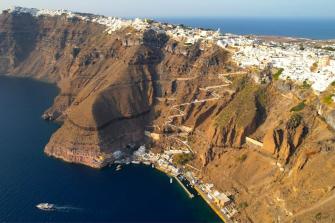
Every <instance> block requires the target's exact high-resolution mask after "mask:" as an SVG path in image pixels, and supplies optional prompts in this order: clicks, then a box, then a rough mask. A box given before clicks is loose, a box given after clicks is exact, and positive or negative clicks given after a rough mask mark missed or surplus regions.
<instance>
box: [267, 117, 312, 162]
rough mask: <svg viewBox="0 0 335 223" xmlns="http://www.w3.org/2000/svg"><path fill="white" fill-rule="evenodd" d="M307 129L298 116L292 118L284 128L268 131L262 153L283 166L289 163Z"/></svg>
mask: <svg viewBox="0 0 335 223" xmlns="http://www.w3.org/2000/svg"><path fill="white" fill-rule="evenodd" d="M307 131H308V129H307V127H306V126H305V124H304V123H303V122H302V120H301V116H300V115H298V114H294V115H292V117H291V118H290V119H289V120H288V122H287V123H286V126H284V127H280V126H279V127H276V128H274V129H270V130H268V131H267V133H266V134H265V136H264V146H263V149H264V151H266V152H268V153H270V154H271V155H273V156H274V157H276V158H278V161H279V162H280V163H281V164H283V165H285V164H287V163H288V162H289V159H290V157H291V155H292V154H293V153H294V152H295V150H296V149H297V148H298V147H299V146H300V145H301V143H302V140H303V138H304V137H305V136H306V134H307Z"/></svg>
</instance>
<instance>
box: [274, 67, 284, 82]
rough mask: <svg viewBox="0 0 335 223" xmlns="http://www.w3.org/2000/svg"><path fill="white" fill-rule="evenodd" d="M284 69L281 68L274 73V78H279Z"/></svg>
mask: <svg viewBox="0 0 335 223" xmlns="http://www.w3.org/2000/svg"><path fill="white" fill-rule="evenodd" d="M283 71H284V69H283V68H280V69H279V70H278V71H277V72H276V73H275V74H274V75H273V79H275V80H279V77H280V75H282V73H283Z"/></svg>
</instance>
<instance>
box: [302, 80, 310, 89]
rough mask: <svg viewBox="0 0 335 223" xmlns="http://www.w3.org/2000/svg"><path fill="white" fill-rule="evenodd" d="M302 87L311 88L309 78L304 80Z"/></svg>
mask: <svg viewBox="0 0 335 223" xmlns="http://www.w3.org/2000/svg"><path fill="white" fill-rule="evenodd" d="M301 88H302V89H310V88H311V85H310V84H309V83H308V81H307V80H304V82H303V83H302V86H301Z"/></svg>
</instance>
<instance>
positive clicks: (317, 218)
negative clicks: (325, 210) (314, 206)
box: [314, 212, 322, 221]
mask: <svg viewBox="0 0 335 223" xmlns="http://www.w3.org/2000/svg"><path fill="white" fill-rule="evenodd" d="M314 217H315V219H316V220H318V221H320V220H321V218H322V214H321V212H319V213H317V214H316V215H315V216H314Z"/></svg>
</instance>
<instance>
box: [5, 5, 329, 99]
mask: <svg viewBox="0 0 335 223" xmlns="http://www.w3.org/2000/svg"><path fill="white" fill-rule="evenodd" d="M6 11H8V12H11V13H30V14H31V15H32V16H36V17H38V16H66V17H67V18H74V17H76V18H78V19H81V20H84V21H87V22H94V23H98V24H101V25H104V26H105V27H106V30H105V32H106V33H108V34H112V33H113V32H115V31H117V30H120V29H123V28H126V27H132V28H134V29H135V30H137V31H142V32H143V31H146V30H150V29H151V30H154V31H156V32H157V33H161V34H167V35H168V36H169V37H170V38H172V39H175V40H176V41H180V42H183V43H184V44H185V45H193V44H197V43H198V44H200V46H201V48H205V47H211V46H213V45H217V46H219V47H222V48H226V49H227V50H230V52H233V58H234V59H235V60H236V62H237V63H238V64H240V66H241V67H248V66H259V67H260V68H264V67H266V66H268V65H271V66H273V67H276V68H281V69H283V71H282V74H281V75H280V77H279V78H280V79H290V80H293V81H297V82H300V83H303V82H305V83H308V84H310V85H311V87H312V88H313V89H314V90H315V92H316V93H320V92H322V91H325V90H326V88H327V87H328V86H329V85H330V84H331V83H333V82H334V81H335V45H334V43H331V42H329V44H328V43H327V42H322V43H321V45H320V44H319V42H317V41H313V40H303V39H294V38H288V39H286V41H282V42H281V41H271V40H266V41H265V40H263V39H261V38H259V37H253V36H241V35H233V34H229V33H226V34H223V33H220V31H219V30H218V31H213V30H205V29H200V28H191V27H187V26H184V25H172V24H167V23H160V22H156V21H153V20H150V19H138V18H137V19H134V20H129V19H121V18H116V17H106V16H96V15H91V14H82V13H74V12H70V11H66V10H47V9H29V8H22V7H13V8H11V9H8V10H6ZM318 44H319V45H318ZM316 46H317V47H316ZM333 100H334V101H335V97H333Z"/></svg>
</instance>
